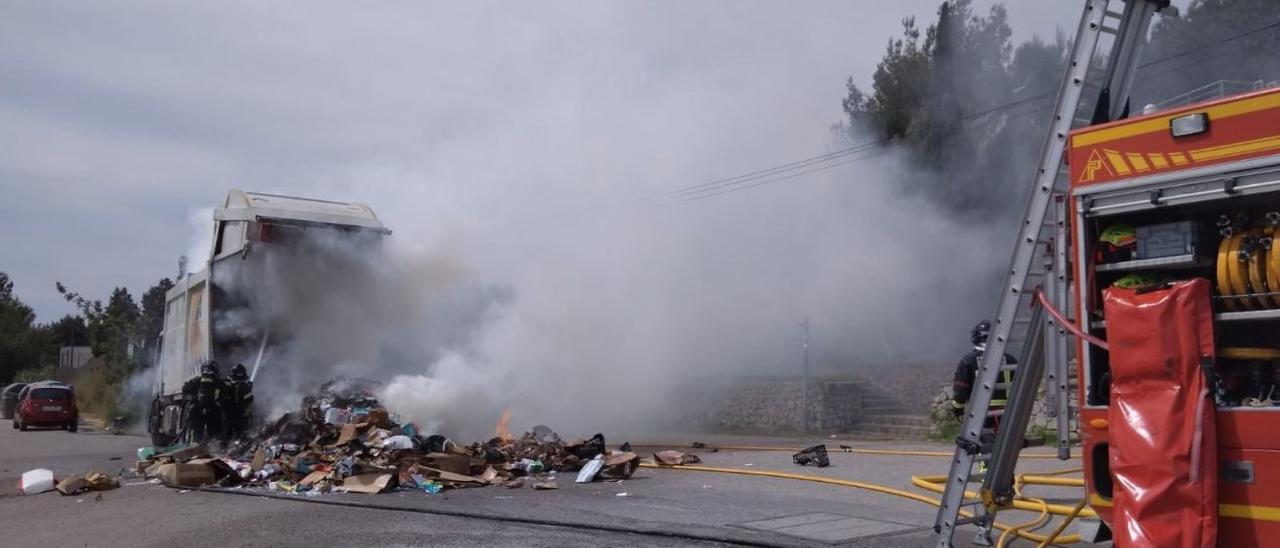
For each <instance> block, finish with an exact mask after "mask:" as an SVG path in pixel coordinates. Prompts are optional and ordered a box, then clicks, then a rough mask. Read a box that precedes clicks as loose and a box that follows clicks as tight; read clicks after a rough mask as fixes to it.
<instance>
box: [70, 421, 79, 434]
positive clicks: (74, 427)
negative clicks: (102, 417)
mask: <svg viewBox="0 0 1280 548" xmlns="http://www.w3.org/2000/svg"><path fill="white" fill-rule="evenodd" d="M79 429H80V419H78V418H76V419H71V422H69V423H67V431H68V432H71V433H75V432H76V431H77V430H79Z"/></svg>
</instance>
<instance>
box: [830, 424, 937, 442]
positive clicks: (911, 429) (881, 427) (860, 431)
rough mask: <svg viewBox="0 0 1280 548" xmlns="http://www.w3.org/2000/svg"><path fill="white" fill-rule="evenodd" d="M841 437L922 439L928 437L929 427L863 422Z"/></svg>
mask: <svg viewBox="0 0 1280 548" xmlns="http://www.w3.org/2000/svg"><path fill="white" fill-rule="evenodd" d="M842 434H843V435H842V436H841V437H846V436H847V437H849V438H852V439H858V438H868V439H924V438H926V437H928V436H929V426H928V425H920V424H892V423H889V424H886V423H879V422H864V423H860V424H857V425H855V426H854V427H853V428H850V429H849V430H848V431H846V432H843V433H842Z"/></svg>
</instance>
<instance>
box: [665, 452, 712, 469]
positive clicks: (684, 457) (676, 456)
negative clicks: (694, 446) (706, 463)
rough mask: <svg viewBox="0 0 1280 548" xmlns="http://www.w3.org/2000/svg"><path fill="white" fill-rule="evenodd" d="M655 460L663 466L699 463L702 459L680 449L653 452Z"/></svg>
mask: <svg viewBox="0 0 1280 548" xmlns="http://www.w3.org/2000/svg"><path fill="white" fill-rule="evenodd" d="M653 460H654V462H657V463H658V464H660V465H663V466H680V465H682V464H697V463H700V462H702V459H700V458H698V456H697V455H694V454H692V453H681V452H679V451H658V452H657V453H654V454H653Z"/></svg>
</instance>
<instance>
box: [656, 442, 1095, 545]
mask: <svg viewBox="0 0 1280 548" xmlns="http://www.w3.org/2000/svg"><path fill="white" fill-rule="evenodd" d="M719 448H720V449H727V447H726V446H719ZM765 450H780V449H777V448H771V449H765ZM877 451H879V452H877V453H875V454H897V453H893V452H890V451H887V450H877ZM903 453H922V451H906V452H903ZM943 455H945V456H948V457H950V456H951V454H950V453H943ZM1024 458H1025V455H1024ZM640 466H641V467H643V468H659V469H663V470H686V471H690V472H715V473H722V474H738V475H743V476H763V477H770V478H781V479H790V480H800V481H812V482H816V483H827V484H831V485H839V486H841V487H851V488H854V489H864V490H867V491H874V492H877V493H883V494H886V495H893V496H896V497H902V498H905V499H910V500H914V501H916V502H922V503H925V504H930V505H933V506H938V505H940V504H941V503H940V502H939V501H938V500H937V499H933V498H930V497H927V496H925V495H921V494H919V493H912V492H910V491H905V490H902V489H895V488H893V487H889V486H886V485H880V484H877V483H868V482H862V481H854V480H845V479H838V478H828V477H822V476H810V475H804V474H792V473H789V472H773V471H769V470H747V469H742V468H723V467H717V466H700V465H696V464H695V465H678V466H665V465H657V464H652V463H643V464H641V465H640ZM1078 471H1080V469H1078V468H1073V469H1066V470H1058V471H1053V472H1048V473H1045V474H1041V475H1033V474H1022V475H1019V476H1018V478H1017V480H1018V485H1016V486H1015V489H1016V490H1017V491H1018V492H1019V495H1020V496H1021V493H1020V489H1021V487H1020V486H1021V485H1022V484H1028V485H1058V486H1080V487H1083V486H1084V480H1083V479H1074V478H1060V477H1056V476H1058V475H1061V474H1068V473H1072V472H1078ZM945 481H946V476H912V478H911V483H912V484H913V485H915V486H917V487H921V488H923V489H927V490H930V491H933V492H936V493H942V492H943V486H942V485H941V483H940V482H945ZM965 496H966V497H968V498H971V499H974V500H976V499H977V496H978V495H977V494H976V493H973V492H972V491H965ZM1025 498H1027V500H1014V501H1013V504H1012V507H1013V508H1017V509H1020V510H1031V511H1039V512H1040V513H1041V515H1040V517H1038V518H1037V519H1036V521H1034V522H1027V523H1024V524H1018V525H1009V524H1006V523H1001V522H995V523H993V524H992V526H994V527H995V528H997V529H1000V530H1002V531H1004V533H1005V534H1002V535H1001V541H1002V542H1005V536H1006V535H1010V534H1011V535H1017V536H1018V537H1021V538H1024V539H1027V540H1031V541H1035V542H1038V543H1040V546H1047V545H1049V544H1072V543H1076V542H1080V535H1078V534H1071V535H1061V533H1062V531H1063V530H1064V529H1066V524H1065V523H1064V524H1060V525H1059V527H1058V529H1057V530H1056V531H1054V532H1053V533H1052V534H1050V535H1040V534H1036V533H1031V532H1028V531H1024V530H1023V529H1027V528H1031V527H1038V526H1040V525H1042V524H1043V521H1045V520H1047V519H1048V516H1049V515H1050V514H1053V515H1060V516H1066V517H1067V520H1066V521H1070V520H1073V519H1075V517H1076V516H1077V515H1081V516H1086V517H1095V516H1096V515H1097V514H1096V513H1094V512H1093V510H1090V509H1086V508H1084V506H1085V505H1084V501H1081V503H1080V504H1079V505H1077V506H1076V507H1074V508H1072V507H1067V506H1062V505H1058V504H1048V503H1046V502H1045V501H1043V500H1040V499H1034V498H1030V497H1025ZM960 515H962V516H964V517H973V514H972V513H971V512H968V511H961V512H960ZM1009 538H1012V537H1009ZM1001 546H1003V544H1002V545H1001Z"/></svg>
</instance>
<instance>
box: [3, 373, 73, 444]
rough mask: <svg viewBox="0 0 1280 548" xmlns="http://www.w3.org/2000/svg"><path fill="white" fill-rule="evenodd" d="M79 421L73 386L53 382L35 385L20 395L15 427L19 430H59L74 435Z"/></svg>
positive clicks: (15, 415) (23, 390)
mask: <svg viewBox="0 0 1280 548" xmlns="http://www.w3.org/2000/svg"><path fill="white" fill-rule="evenodd" d="M79 421H80V410H79V409H76V393H75V391H74V390H73V389H72V388H71V386H70V385H66V384H62V383H60V382H52V381H45V382H36V383H31V384H28V385H27V386H26V387H25V388H23V389H22V392H21V393H19V394H18V412H17V413H15V414H14V416H13V427H14V428H16V429H19V430H26V429H27V427H29V426H57V427H60V428H65V429H67V431H69V432H75V431H76V426H77V424H78V423H79Z"/></svg>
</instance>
